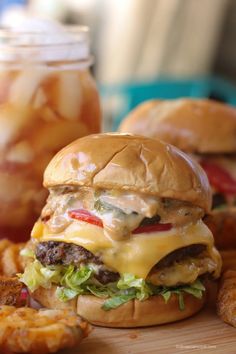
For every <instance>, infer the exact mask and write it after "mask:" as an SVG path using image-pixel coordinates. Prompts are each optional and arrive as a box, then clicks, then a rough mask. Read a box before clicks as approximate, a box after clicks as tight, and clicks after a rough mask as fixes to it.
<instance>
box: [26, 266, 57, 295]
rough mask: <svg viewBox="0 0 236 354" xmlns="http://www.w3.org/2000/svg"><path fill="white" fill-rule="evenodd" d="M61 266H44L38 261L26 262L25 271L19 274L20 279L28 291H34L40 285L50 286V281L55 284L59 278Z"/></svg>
mask: <svg viewBox="0 0 236 354" xmlns="http://www.w3.org/2000/svg"><path fill="white" fill-rule="evenodd" d="M61 271H62V267H60V266H56V267H54V269H50V268H49V267H44V266H43V265H42V264H41V263H40V262H39V261H37V260H35V261H34V262H32V263H30V264H28V265H27V266H26V268H25V271H24V273H23V274H22V275H20V280H21V281H22V283H24V284H25V285H26V286H27V287H28V288H29V290H30V291H32V292H33V291H35V290H36V289H38V288H39V287H40V286H42V287H43V288H46V289H48V288H50V287H51V285H52V283H55V284H57V283H58V282H59V281H60V279H61Z"/></svg>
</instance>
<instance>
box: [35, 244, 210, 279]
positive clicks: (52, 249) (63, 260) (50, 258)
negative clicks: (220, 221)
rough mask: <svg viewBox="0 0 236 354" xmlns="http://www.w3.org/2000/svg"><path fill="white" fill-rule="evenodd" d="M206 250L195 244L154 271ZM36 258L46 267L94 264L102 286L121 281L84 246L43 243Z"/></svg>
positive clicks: (178, 250) (184, 248)
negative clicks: (96, 266)
mask: <svg viewBox="0 0 236 354" xmlns="http://www.w3.org/2000/svg"><path fill="white" fill-rule="evenodd" d="M205 250H206V246H205V245H201V244H195V245H190V246H186V247H182V248H179V249H177V250H175V251H173V252H171V253H169V254H168V255H167V256H165V257H164V258H162V259H161V260H160V261H159V262H158V263H157V264H156V265H155V266H154V268H153V269H155V268H156V269H161V268H165V267H169V266H171V265H173V263H174V262H179V261H181V260H183V259H184V258H186V257H196V256H198V255H199V254H200V253H202V252H203V251H205ZM35 254H36V258H37V259H38V260H39V261H40V262H41V263H42V264H43V265H44V266H48V265H65V266H68V265H71V264H73V265H75V266H79V265H80V264H81V263H83V264H87V263H94V264H97V265H98V266H100V267H101V268H100V269H99V268H98V269H99V270H98V273H97V274H95V275H94V277H95V278H96V279H97V280H98V281H99V282H100V283H101V284H108V283H112V282H115V281H117V280H118V279H119V277H120V275H119V273H117V272H112V271H110V270H108V269H106V268H105V266H104V265H103V263H102V261H101V260H100V258H99V257H97V256H95V255H94V254H93V253H91V252H90V251H88V250H86V249H85V248H83V247H82V246H78V245H75V244H72V243H65V242H56V241H49V242H41V243H38V245H37V246H36V250H35Z"/></svg>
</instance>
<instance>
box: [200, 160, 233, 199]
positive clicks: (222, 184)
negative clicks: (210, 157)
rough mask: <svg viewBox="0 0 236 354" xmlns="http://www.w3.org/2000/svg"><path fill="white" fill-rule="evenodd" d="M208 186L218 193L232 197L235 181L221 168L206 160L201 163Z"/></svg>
mask: <svg viewBox="0 0 236 354" xmlns="http://www.w3.org/2000/svg"><path fill="white" fill-rule="evenodd" d="M201 166H202V167H203V169H204V170H205V172H206V174H207V177H208V179H209V182H210V184H211V185H212V187H214V188H215V189H216V190H217V191H218V192H221V193H224V194H229V195H232V194H233V195H234V194H236V180H235V179H234V178H233V177H232V176H231V175H230V174H229V173H228V171H226V170H225V169H224V168H222V167H221V166H218V165H217V164H215V163H213V162H209V161H206V160H203V161H201Z"/></svg>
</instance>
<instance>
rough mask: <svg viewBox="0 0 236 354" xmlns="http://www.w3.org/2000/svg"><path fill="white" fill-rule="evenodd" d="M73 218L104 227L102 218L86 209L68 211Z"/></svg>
mask: <svg viewBox="0 0 236 354" xmlns="http://www.w3.org/2000/svg"><path fill="white" fill-rule="evenodd" d="M68 215H69V217H71V218H72V219H76V220H80V221H85V222H88V223H89V224H93V225H96V226H99V227H103V223H102V220H101V219H100V218H98V217H97V216H95V215H93V214H91V213H90V212H89V211H87V210H84V209H75V210H70V211H69V212H68Z"/></svg>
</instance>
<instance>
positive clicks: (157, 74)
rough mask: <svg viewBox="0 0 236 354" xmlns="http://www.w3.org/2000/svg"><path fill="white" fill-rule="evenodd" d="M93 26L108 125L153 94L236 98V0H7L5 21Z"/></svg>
mask: <svg viewBox="0 0 236 354" xmlns="http://www.w3.org/2000/svg"><path fill="white" fill-rule="evenodd" d="M29 14H30V15H33V16H35V15H36V16H40V17H46V18H50V19H53V20H58V21H60V22H62V23H67V24H82V25H88V26H89V27H90V28H91V46H92V53H93V55H94V57H95V61H94V65H93V68H92V70H93V74H94V76H95V78H96V80H97V83H98V85H99V90H100V93H101V95H102V104H103V111H104V117H105V120H104V126H105V130H112V129H115V128H116V126H117V125H118V123H119V121H120V120H121V119H122V117H123V116H124V115H125V114H126V113H127V112H128V111H129V110H130V109H132V108H133V107H134V106H135V105H137V104H138V103H139V102H141V101H143V100H145V99H148V98H154V97H160V98H176V97H180V96H193V97H210V98H214V99H217V100H220V101H225V102H228V103H230V104H232V105H236V86H235V85H236V46H235V45H234V44H235V39H236V1H235V0H201V1H199V0H148V1H147V0H119V1H117V0H28V1H26V0H11V1H10V0H0V21H1V24H2V25H7V24H8V23H11V22H12V21H14V22H17V21H18V20H20V19H21V18H22V17H23V16H25V15H27V16H28V15H29Z"/></svg>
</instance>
